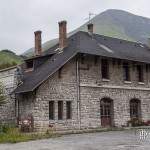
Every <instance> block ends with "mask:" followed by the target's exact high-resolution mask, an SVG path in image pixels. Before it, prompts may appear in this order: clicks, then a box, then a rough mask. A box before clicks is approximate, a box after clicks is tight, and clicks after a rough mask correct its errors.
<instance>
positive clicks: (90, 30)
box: [87, 23, 93, 34]
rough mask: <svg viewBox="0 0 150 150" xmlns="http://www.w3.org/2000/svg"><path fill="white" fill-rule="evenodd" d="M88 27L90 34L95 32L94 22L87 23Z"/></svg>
mask: <svg viewBox="0 0 150 150" xmlns="http://www.w3.org/2000/svg"><path fill="white" fill-rule="evenodd" d="M87 28H88V32H89V33H90V34H93V24H92V23H89V24H88V25H87Z"/></svg>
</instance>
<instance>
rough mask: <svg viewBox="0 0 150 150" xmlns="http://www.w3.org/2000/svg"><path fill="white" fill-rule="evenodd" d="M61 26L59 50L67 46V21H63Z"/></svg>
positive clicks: (60, 23)
mask: <svg viewBox="0 0 150 150" xmlns="http://www.w3.org/2000/svg"><path fill="white" fill-rule="evenodd" d="M58 24H59V48H60V49H63V48H64V47H66V46H67V21H61V22H59V23H58Z"/></svg>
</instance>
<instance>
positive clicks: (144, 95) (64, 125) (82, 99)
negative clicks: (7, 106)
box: [19, 55, 150, 131]
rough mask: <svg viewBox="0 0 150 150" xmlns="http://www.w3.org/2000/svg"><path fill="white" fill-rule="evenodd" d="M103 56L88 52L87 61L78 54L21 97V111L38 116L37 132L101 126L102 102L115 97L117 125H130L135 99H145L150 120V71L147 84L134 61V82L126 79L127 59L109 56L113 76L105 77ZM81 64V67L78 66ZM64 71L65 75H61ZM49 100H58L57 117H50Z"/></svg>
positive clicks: (144, 111) (143, 103) (145, 116)
mask: <svg viewBox="0 0 150 150" xmlns="http://www.w3.org/2000/svg"><path fill="white" fill-rule="evenodd" d="M100 62H101V57H98V58H97V61H96V62H95V56H91V55H86V56H85V58H84V63H81V60H79V65H77V64H78V63H77V62H76V57H75V58H73V59H72V60H70V61H69V62H67V63H66V64H65V65H64V66H63V68H62V69H61V72H60V71H57V72H56V73H54V74H53V75H52V76H51V77H49V79H48V80H46V81H45V82H44V83H42V84H41V85H40V86H39V87H38V89H36V91H34V92H32V93H30V94H27V95H25V94H24V95H23V96H22V98H21V99H20V100H19V114H20V116H21V115H28V114H31V115H33V117H34V127H35V131H46V130H47V129H50V128H52V127H53V128H54V129H56V130H67V129H81V128H99V127H101V117H100V101H101V99H102V98H105V97H107V98H110V99H112V100H113V112H114V114H113V123H114V126H119V127H120V126H126V125H127V121H128V120H130V106H129V102H130V100H131V99H134V98H136V99H139V100H140V101H141V117H142V119H143V120H144V121H147V120H150V75H149V74H150V70H146V64H142V65H143V66H144V83H139V82H138V81H137V74H136V68H135V63H134V62H131V61H129V63H130V73H131V82H125V81H124V80H123V73H122V72H123V70H122V63H123V60H116V59H109V74H110V79H109V80H104V79H102V78H101V69H100V68H101V63H100ZM77 66H79V68H78V69H77ZM59 74H61V77H60V75H59ZM49 101H54V102H55V117H54V118H55V119H54V120H49ZM58 101H63V103H64V108H63V109H64V110H63V120H58V106H57V105H58V103H57V102H58ZM66 101H72V119H69V120H67V119H66V105H65V104H66Z"/></svg>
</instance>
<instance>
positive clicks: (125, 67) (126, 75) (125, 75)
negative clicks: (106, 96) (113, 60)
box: [123, 63, 130, 81]
mask: <svg viewBox="0 0 150 150" xmlns="http://www.w3.org/2000/svg"><path fill="white" fill-rule="evenodd" d="M123 79H124V81H130V68H129V64H128V63H123Z"/></svg>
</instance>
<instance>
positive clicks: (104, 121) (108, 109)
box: [100, 98, 113, 127]
mask: <svg viewBox="0 0 150 150" xmlns="http://www.w3.org/2000/svg"><path fill="white" fill-rule="evenodd" d="M100 110H101V111H100V112H101V125H102V126H104V127H106V126H112V121H113V100H111V99H110V98H103V99H101V101H100Z"/></svg>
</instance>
